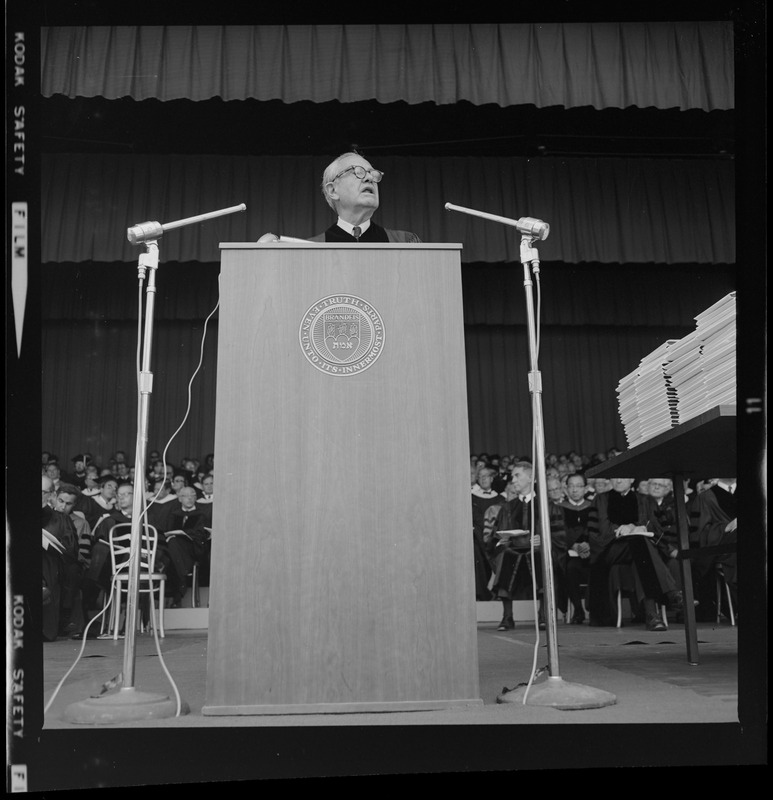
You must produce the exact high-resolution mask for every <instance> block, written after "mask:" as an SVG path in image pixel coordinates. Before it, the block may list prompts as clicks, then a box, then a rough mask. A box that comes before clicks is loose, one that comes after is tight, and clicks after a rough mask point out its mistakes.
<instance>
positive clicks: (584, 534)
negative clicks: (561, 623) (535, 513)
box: [559, 472, 593, 625]
mask: <svg viewBox="0 0 773 800" xmlns="http://www.w3.org/2000/svg"><path fill="white" fill-rule="evenodd" d="M585 489H586V485H585V476H584V475H583V474H582V473H581V472H576V473H575V474H574V475H570V476H569V477H568V479H567V482H566V498H565V499H564V500H562V501H561V502H560V503H559V505H560V506H561V508H562V509H563V512H564V525H565V527H566V544H567V551H566V555H565V557H564V577H565V581H566V593H567V595H568V597H569V600H571V602H572V618H571V620H570V622H571V624H572V625H582V624H583V622H585V612H584V610H583V590H582V587H583V586H586V587H589V586H590V542H589V533H588V522H589V519H590V513H591V508H592V507H593V503H592V502H591V501H590V500H588V498H587V497H586V496H585Z"/></svg>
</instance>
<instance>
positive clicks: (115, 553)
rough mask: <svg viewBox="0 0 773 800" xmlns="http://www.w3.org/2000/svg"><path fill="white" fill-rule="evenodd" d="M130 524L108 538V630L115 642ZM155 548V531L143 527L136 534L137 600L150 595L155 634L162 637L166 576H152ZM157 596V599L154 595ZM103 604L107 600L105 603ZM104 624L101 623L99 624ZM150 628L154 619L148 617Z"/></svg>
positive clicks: (125, 581)
mask: <svg viewBox="0 0 773 800" xmlns="http://www.w3.org/2000/svg"><path fill="white" fill-rule="evenodd" d="M131 527H132V526H131V523H124V522H121V523H118V524H117V525H114V526H113V527H112V528H111V530H110V534H109V538H108V542H109V544H110V559H111V562H112V570H113V575H112V579H111V594H112V596H113V604H112V608H111V612H110V621H109V626H108V629H109V631H112V638H113V639H117V638H118V634H119V631H120V627H121V602H122V598H123V595H124V593H125V592H127V590H128V584H129V563H128V562H129V558H130V556H131ZM157 548H158V531H157V530H156V529H155V528H154V527H153V526H152V525H143V527H142V531H141V534H140V548H139V553H138V557H139V560H140V564H139V596H140V597H142V596H145V597H148V598H150V594H151V592H152V593H153V594H154V605H155V608H156V610H157V611H158V632H159V634H160V635H161V636H162V637H163V636H164V594H165V590H166V574H165V573H163V572H156V570H155V565H156V552H157ZM156 594H157V598H156V597H155V595H156ZM105 602H106V603H107V602H108V600H107V599H106V600H105ZM137 620H138V624H139V625H141V624H142V619H141V615H140V614H138V615H137ZM103 622H104V620H103ZM150 625H151V626H154V625H155V615H154V614H152V613H151V614H150Z"/></svg>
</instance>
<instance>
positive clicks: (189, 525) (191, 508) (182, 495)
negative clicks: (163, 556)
mask: <svg viewBox="0 0 773 800" xmlns="http://www.w3.org/2000/svg"><path fill="white" fill-rule="evenodd" d="M177 497H178V499H179V501H180V506H179V507H177V508H173V509H172V511H171V513H170V515H169V530H168V531H167V532H166V535H165V538H166V547H167V551H168V553H169V562H170V563H169V571H168V575H169V582H170V585H169V596H170V598H171V603H172V605H173V606H177V605H179V604H180V602H181V601H182V598H183V596H184V595H185V590H186V578H187V576H188V575H189V574H190V572H191V570H192V569H193V565H194V564H196V563H198V564H199V565H201V567H202V568H203V569H205V570H207V571H208V569H209V554H210V548H211V542H210V532H209V531H208V530H207V527H208V526H207V524H206V515H205V514H204V512H203V511H202V510H201V509H200V508H197V507H196V490H195V489H194V488H193V487H192V486H185V487H183V488H182V489H181V490H180V492H179V493H178V495H177Z"/></svg>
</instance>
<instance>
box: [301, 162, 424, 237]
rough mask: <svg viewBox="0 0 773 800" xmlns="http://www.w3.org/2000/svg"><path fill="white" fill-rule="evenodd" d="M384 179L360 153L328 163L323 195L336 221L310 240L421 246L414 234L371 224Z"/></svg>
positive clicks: (323, 180) (323, 183)
mask: <svg viewBox="0 0 773 800" xmlns="http://www.w3.org/2000/svg"><path fill="white" fill-rule="evenodd" d="M383 176H384V173H383V172H381V171H380V170H377V169H374V168H373V167H372V165H371V164H370V162H369V161H367V160H366V159H365V158H363V157H362V156H361V155H360V154H359V153H343V154H342V155H340V156H338V158H336V159H335V161H333V162H332V163H330V164H329V165H328V166H327V168H326V169H325V171H324V174H323V176H322V195H323V196H324V198H325V202H326V203H327V204H328V205H329V206H330V208H332V209H333V211H334V212H335V213H336V214H337V217H338V219H337V220H336V222H335V223H334V224H333V225H331V226H330V227H329V228H328V229H327V230H326V231H325V232H324V233H320V234H318V235H317V236H313V237H312V238H311V240H310V241H312V242H340V243H342V244H351V243H355V242H402V243H408V244H417V243H420V242H421V239H419V237H418V236H417V235H416V234H415V233H411V232H410V231H400V230H390V229H386V228H382V227H381V226H380V225H379V224H377V223H376V222H374V221H373V219H372V217H373V215H374V213H375V212H376V210H377V209H378V206H379V184H380V183H381V179H382V178H383Z"/></svg>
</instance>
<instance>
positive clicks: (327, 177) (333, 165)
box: [320, 152, 360, 211]
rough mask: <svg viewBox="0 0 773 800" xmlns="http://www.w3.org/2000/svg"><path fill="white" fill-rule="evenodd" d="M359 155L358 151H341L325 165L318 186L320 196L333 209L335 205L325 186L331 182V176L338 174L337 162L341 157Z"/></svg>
mask: <svg viewBox="0 0 773 800" xmlns="http://www.w3.org/2000/svg"><path fill="white" fill-rule="evenodd" d="M359 155H360V154H359V153H354V152H352V153H341V155H340V156H338V158H336V159H335V161H331V162H330V163H329V164H328V165H327V167H325V171H324V172H323V173H322V186H321V187H320V188H321V189H322V196H323V197H324V198H325V202H326V203H327V204H328V205H329V206H330V208H332V209H333V211H335V210H336V207H335V204H334V203H333V200H332V199H331V198H330V196H329V195H328V193H327V192H326V191H325V187H326V186H327V185H328V184H329V183H332V181H333V178H335V176H336V175H338V173H339V172H340V171H341V170H340V169H338V164H339V162H340V161H341V159H342V158H348V157H349V156H359Z"/></svg>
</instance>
